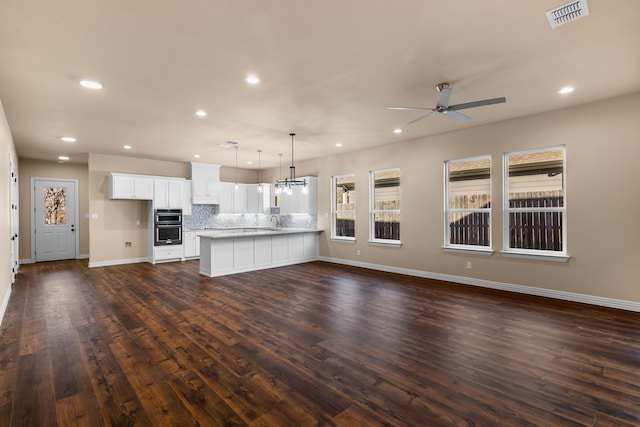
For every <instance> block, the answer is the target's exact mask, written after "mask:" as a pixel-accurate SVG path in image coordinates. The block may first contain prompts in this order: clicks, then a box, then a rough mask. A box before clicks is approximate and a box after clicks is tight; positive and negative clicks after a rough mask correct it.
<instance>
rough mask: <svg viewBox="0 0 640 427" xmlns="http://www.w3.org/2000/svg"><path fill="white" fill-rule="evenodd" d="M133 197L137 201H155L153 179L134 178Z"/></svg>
mask: <svg viewBox="0 0 640 427" xmlns="http://www.w3.org/2000/svg"><path fill="white" fill-rule="evenodd" d="M133 195H134V197H135V198H136V199H142V200H153V178H139V177H136V178H134V180H133Z"/></svg>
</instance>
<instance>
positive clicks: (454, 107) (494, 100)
mask: <svg viewBox="0 0 640 427" xmlns="http://www.w3.org/2000/svg"><path fill="white" fill-rule="evenodd" d="M503 102H507V98H505V97H502V98H491V99H483V100H482V101H473V102H465V103H464V104H456V105H451V106H449V108H448V110H449V111H456V110H464V109H467V108H475V107H482V106H483V105H493V104H502V103H503Z"/></svg>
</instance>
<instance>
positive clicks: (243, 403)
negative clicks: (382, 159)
mask: <svg viewBox="0 0 640 427" xmlns="http://www.w3.org/2000/svg"><path fill="white" fill-rule="evenodd" d="M603 285H604V284H603ZM0 339H1V341H0V368H1V370H0V390H1V391H2V395H1V397H0V425H2V426H20V427H24V426H104V425H113V426H197V425H200V426H233V425H249V426H314V425H343V426H370V425H387V426H404V425H410V426H439V425H442V426H453V425H473V426H530V425H535V426H565V425H566V426H609V425H616V426H631V425H635V426H638V425H640V315H639V314H638V313H631V312H625V311H618V310H612V309H605V308H599V307H593V306H588V305H581V304H574V303H568V302H561V301H555V300H550V299H544V298H536V297H531V296H523V295H517V294H512V293H506V292H499V291H492V290H485V289H478V288H474V287H469V286H463V285H455V284H450V283H444V282H437V281H432V280H426V279H419V278H415V277H407V276H401V275H395V274H387V273H381V272H376V271H370V270H364V269H357V268H350V267H344V266H338V265H333V264H329V263H322V262H315V263H308V264H302V265H296V266H291V267H284V268H277V269H272V270H265V271H261V272H252V273H243V274H236V275H232V276H227V277H223V278H214V279H210V278H206V277H203V276H200V275H198V265H197V261H188V262H183V263H170V264H159V265H150V264H132V265H124V266H114V267H103V268H93V269H89V268H87V266H86V262H82V261H65V262H51V263H40V264H32V265H26V266H23V267H21V272H20V274H19V277H18V281H17V282H16V284H15V285H14V290H13V294H12V296H11V300H10V302H9V306H8V309H7V312H6V316H5V319H4V321H3V323H2V328H1V330H0Z"/></svg>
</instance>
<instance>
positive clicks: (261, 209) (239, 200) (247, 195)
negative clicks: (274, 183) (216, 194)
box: [218, 182, 271, 214]
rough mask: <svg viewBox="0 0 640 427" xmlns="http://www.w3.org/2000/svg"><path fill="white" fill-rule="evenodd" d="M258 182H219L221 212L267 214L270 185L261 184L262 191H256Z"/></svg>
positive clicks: (219, 211)
mask: <svg viewBox="0 0 640 427" xmlns="http://www.w3.org/2000/svg"><path fill="white" fill-rule="evenodd" d="M258 185H259V184H238V189H236V188H235V186H236V185H235V183H233V182H221V183H220V208H219V210H218V213H221V214H233V213H235V214H247V213H249V214H267V213H268V210H269V195H270V193H271V192H270V189H271V186H270V185H269V184H262V189H263V191H262V193H259V192H258Z"/></svg>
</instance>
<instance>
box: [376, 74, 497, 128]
mask: <svg viewBox="0 0 640 427" xmlns="http://www.w3.org/2000/svg"><path fill="white" fill-rule="evenodd" d="M436 90H437V91H438V92H440V98H439V99H438V103H437V104H436V106H435V108H429V107H387V110H429V112H428V113H427V114H424V115H422V116H419V117H416V118H415V119H413V120H411V121H410V122H408V123H407V124H409V125H410V124H413V123H415V122H419V121H420V120H423V119H426V118H427V117H430V116H432V115H434V114H435V113H440V114H443V115H445V116H449V117H451V118H454V119H458V120H462V121H465V122H466V121H468V120H471V117H469V116H467V115H465V114H462V113H459V112H458V110H465V109H467V108H475V107H483V106H485V105H493V104H501V103H504V102H507V99H506V98H505V97H500V98H491V99H483V100H481V101H472V102H465V103H463V104H455V105H449V101H450V99H451V90H452V89H451V87H450V86H449V83H438V84H437V85H436Z"/></svg>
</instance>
